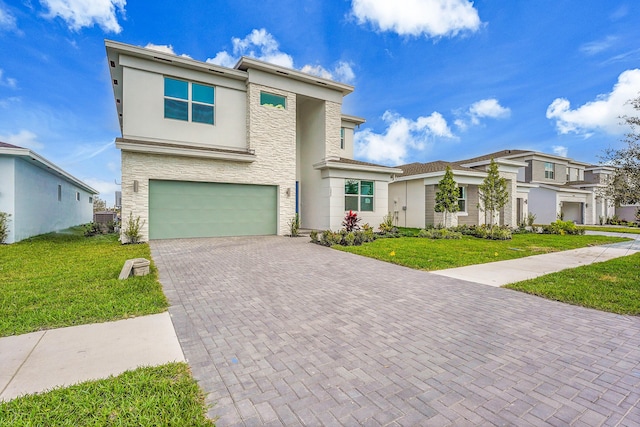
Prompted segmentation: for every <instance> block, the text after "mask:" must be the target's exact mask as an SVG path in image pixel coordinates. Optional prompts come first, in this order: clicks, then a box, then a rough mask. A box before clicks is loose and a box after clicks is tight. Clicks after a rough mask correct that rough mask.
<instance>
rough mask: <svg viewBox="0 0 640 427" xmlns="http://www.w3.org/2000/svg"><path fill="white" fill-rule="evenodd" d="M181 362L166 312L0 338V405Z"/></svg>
mask: <svg viewBox="0 0 640 427" xmlns="http://www.w3.org/2000/svg"><path fill="white" fill-rule="evenodd" d="M184 360H185V359H184V355H183V353H182V349H181V348H180V344H179V343H178V339H177V337H176V333H175V330H174V329H173V324H172V323H171V318H170V317H169V313H161V314H155V315H151V316H143V317H136V318H133V319H127V320H120V321H117V322H107V323H96V324H91V325H81V326H72V327H69V328H60V329H50V330H47V331H41V332H33V333H30V334H24V335H16V336H11V337H5V338H0V401H2V400H10V399H13V398H15V397H17V396H20V395H22V394H28V393H35V392H40V391H44V390H48V389H50V388H53V387H58V386H66V385H72V384H76V383H78V382H82V381H87V380H93V379H100V378H106V377H108V376H110V375H118V374H121V373H122V372H124V371H127V370H130V369H135V368H137V367H140V366H153V365H161V364H164V363H168V362H173V361H184Z"/></svg>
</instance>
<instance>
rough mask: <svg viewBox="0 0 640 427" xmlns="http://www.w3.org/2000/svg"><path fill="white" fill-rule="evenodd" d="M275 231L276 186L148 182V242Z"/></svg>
mask: <svg viewBox="0 0 640 427" xmlns="http://www.w3.org/2000/svg"><path fill="white" fill-rule="evenodd" d="M276 232H277V191H276V187H275V186H263V185H244V184H225V183H203V182H186V181H154V180H152V181H150V185H149V237H150V238H151V239H167V238H177V237H214V236H243V235H266V234H276Z"/></svg>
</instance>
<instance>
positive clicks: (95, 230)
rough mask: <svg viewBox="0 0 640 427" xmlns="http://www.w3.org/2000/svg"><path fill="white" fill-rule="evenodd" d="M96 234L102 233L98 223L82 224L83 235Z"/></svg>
mask: <svg viewBox="0 0 640 427" xmlns="http://www.w3.org/2000/svg"><path fill="white" fill-rule="evenodd" d="M97 234H102V229H101V227H100V224H98V223H97V222H90V223H88V224H85V225H84V235H85V237H91V236H95V235H97Z"/></svg>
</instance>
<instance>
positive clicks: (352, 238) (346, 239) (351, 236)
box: [340, 231, 356, 246]
mask: <svg viewBox="0 0 640 427" xmlns="http://www.w3.org/2000/svg"><path fill="white" fill-rule="evenodd" d="M355 233H356V232H354V231H351V232H349V233H347V234H345V235H344V236H342V241H341V242H340V244H341V245H343V246H353V245H354V244H355V243H356V235H355Z"/></svg>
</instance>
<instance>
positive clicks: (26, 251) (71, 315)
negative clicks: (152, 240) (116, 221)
mask: <svg viewBox="0 0 640 427" xmlns="http://www.w3.org/2000/svg"><path fill="white" fill-rule="evenodd" d="M129 258H147V259H151V254H150V249H149V246H148V245H147V244H141V245H124V246H123V245H121V244H120V243H119V242H118V241H117V236H116V235H104V236H95V237H90V238H86V237H84V236H83V235H82V229H81V228H79V227H76V228H72V229H70V230H68V232H66V233H51V234H45V235H42V236H37V237H34V238H31V239H28V240H24V241H22V242H19V243H15V244H12V245H0V336H7V335H18V334H23V333H26V332H33V331H37V330H42V329H50V328H57V327H63V326H72V325H80V324H86V323H96V322H104V321H109V320H117V319H123V318H128V317H133V316H141V315H146V314H153V313H159V312H162V311H165V310H166V308H167V306H168V303H167V300H166V298H165V296H164V294H163V293H162V288H161V286H160V283H159V282H158V273H157V271H156V269H155V266H154V265H153V263H152V265H151V274H149V275H147V276H143V277H132V278H129V279H127V280H118V275H119V274H120V270H121V269H122V265H123V264H124V261H125V260H127V259H129Z"/></svg>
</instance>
